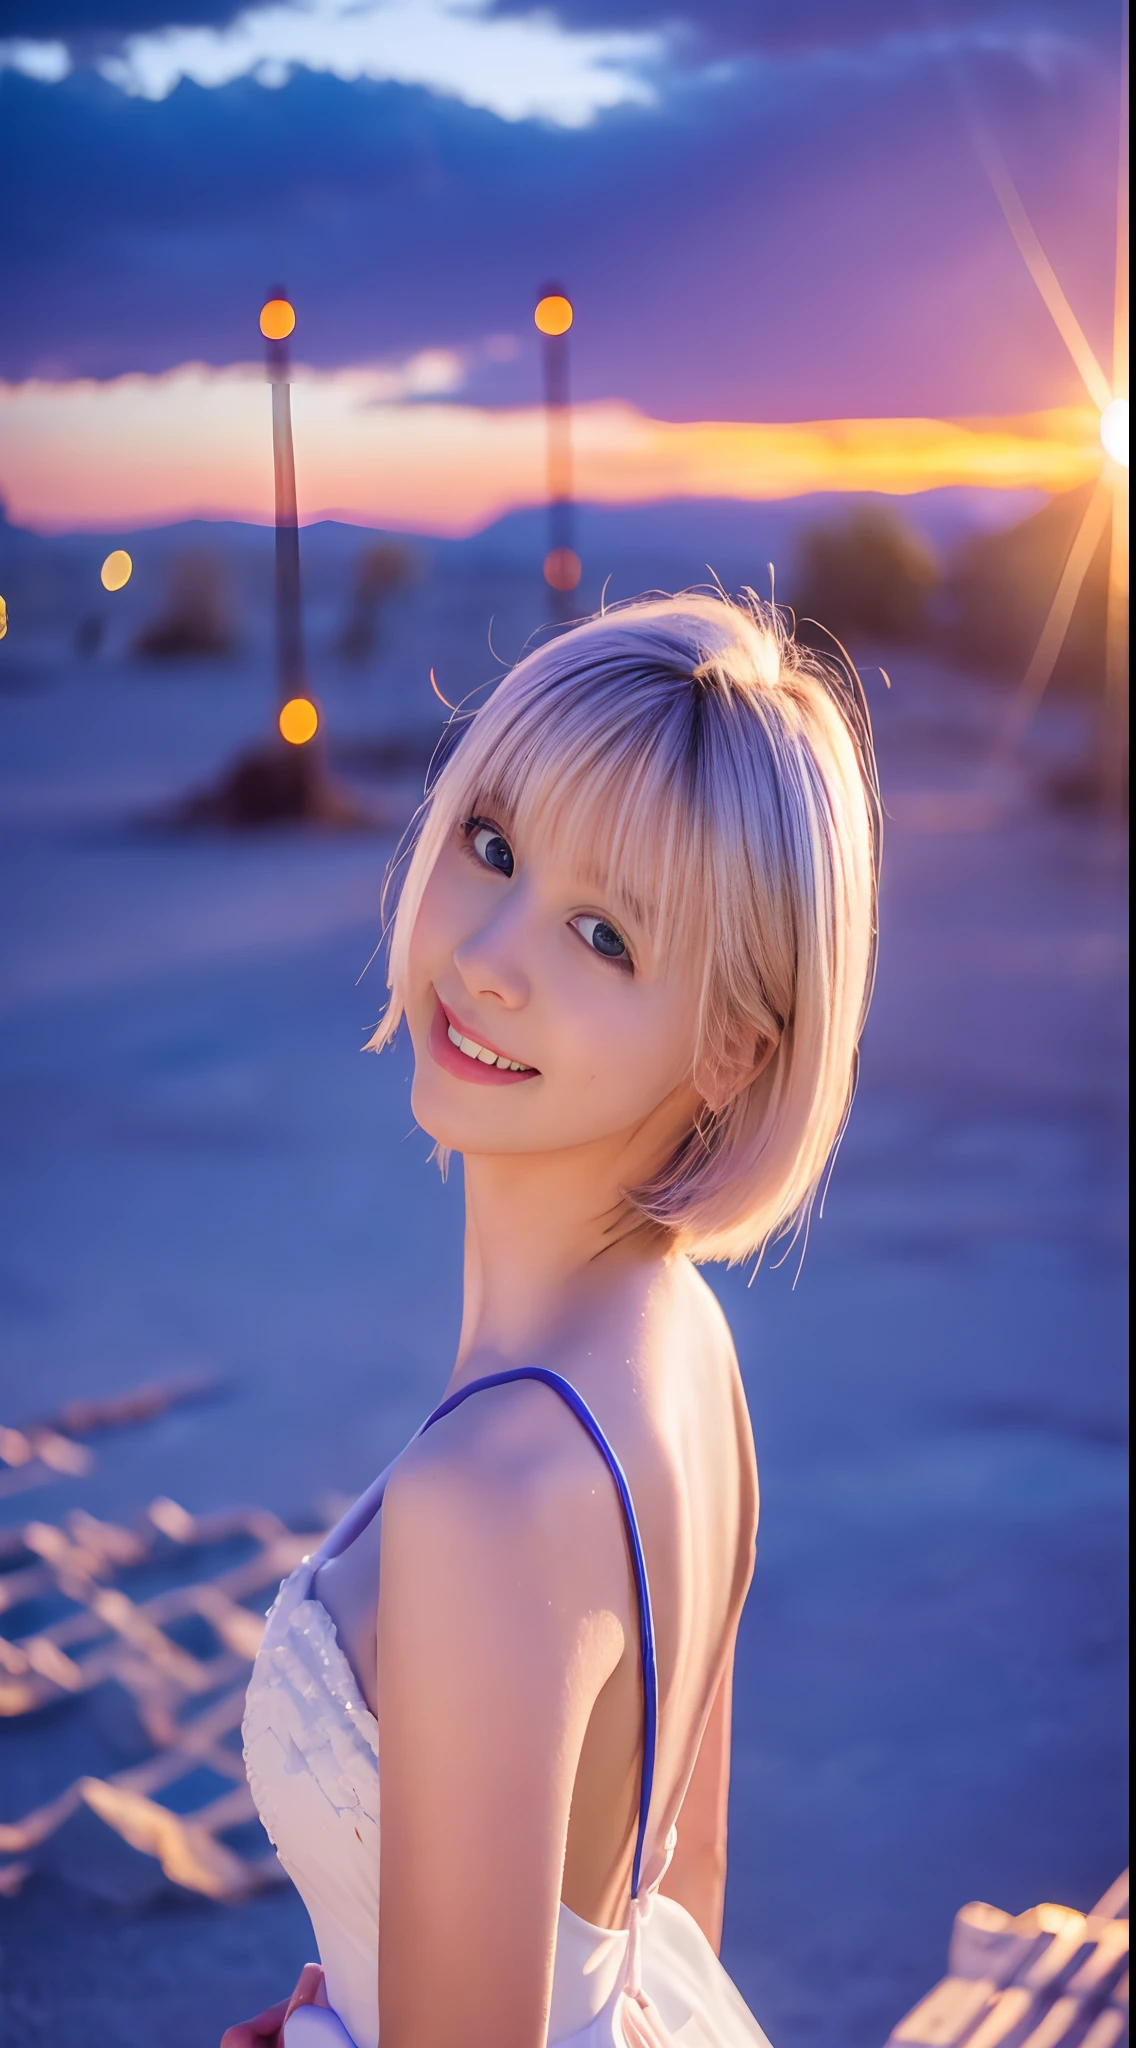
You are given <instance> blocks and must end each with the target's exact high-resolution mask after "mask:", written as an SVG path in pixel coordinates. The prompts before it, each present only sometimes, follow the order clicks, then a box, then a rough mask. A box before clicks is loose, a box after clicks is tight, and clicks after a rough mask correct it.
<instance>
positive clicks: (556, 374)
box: [533, 284, 580, 619]
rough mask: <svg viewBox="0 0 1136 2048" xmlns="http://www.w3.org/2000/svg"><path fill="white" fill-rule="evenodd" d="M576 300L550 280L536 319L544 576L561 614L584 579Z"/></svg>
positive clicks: (561, 615) (564, 614)
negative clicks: (577, 463) (579, 546)
mask: <svg viewBox="0 0 1136 2048" xmlns="http://www.w3.org/2000/svg"><path fill="white" fill-rule="evenodd" d="M573 318H574V313H573V307H572V301H571V300H570V299H569V298H568V296H567V294H566V293H565V292H563V291H562V290H561V288H560V286H559V285H557V284H547V285H545V287H544V289H543V291H542V292H541V295H540V298H539V299H538V301H537V305H536V310H535V312H534V314H533V319H534V321H535V323H536V327H537V331H538V333H539V335H540V337H541V364H542V369H543V372H544V413H545V423H546V429H547V436H548V443H547V445H548V553H547V554H546V556H545V558H544V580H545V582H546V583H547V584H548V586H549V588H550V589H551V590H552V591H553V593H554V605H555V610H556V616H557V618H558V619H567V618H569V617H570V616H571V612H572V606H571V605H570V603H569V601H568V600H569V596H570V594H571V592H572V591H573V590H575V588H576V586H577V584H578V583H579V581H580V557H579V555H578V554H577V553H576V551H575V549H574V547H573V545H572V540H573V524H574V522H573V516H572V515H573V504H572V414H571V410H570V407H569V398H568V330H569V328H570V327H571V325H572V321H573Z"/></svg>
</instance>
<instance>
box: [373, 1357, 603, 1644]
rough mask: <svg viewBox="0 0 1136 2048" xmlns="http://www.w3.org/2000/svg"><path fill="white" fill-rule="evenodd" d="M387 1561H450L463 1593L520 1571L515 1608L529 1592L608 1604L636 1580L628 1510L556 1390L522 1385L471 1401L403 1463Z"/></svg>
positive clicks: (512, 1586) (387, 1502)
mask: <svg viewBox="0 0 1136 2048" xmlns="http://www.w3.org/2000/svg"><path fill="white" fill-rule="evenodd" d="M383 1525H384V1526H383V1548H384V1558H385V1557H386V1555H388V1554H389V1553H390V1551H391V1546H392V1544H394V1545H397V1546H398V1549H399V1551H400V1552H402V1551H403V1548H404V1540H405V1551H406V1553H407V1554H410V1555H416V1556H422V1557H424V1558H429V1557H430V1556H431V1555H435V1554H439V1553H441V1554H444V1556H445V1557H446V1558H447V1559H448V1561H449V1562H448V1571H449V1573H450V1575H451V1583H453V1582H455V1581H458V1582H460V1581H461V1580H463V1579H466V1578H467V1577H472V1578H474V1579H476V1581H477V1583H478V1584H479V1586H481V1585H484V1584H485V1583H486V1575H487V1573H489V1574H492V1573H494V1571H495V1569H496V1568H497V1567H499V1566H500V1565H501V1563H502V1561H503V1560H508V1561H509V1571H508V1575H507V1578H504V1579H502V1578H497V1579H496V1581H495V1582H496V1583H498V1584H500V1585H501V1586H502V1588H504V1587H505V1586H507V1587H508V1589H509V1598H510V1599H511V1600H513V1601H515V1600H516V1597H517V1595H518V1594H519V1593H521V1592H522V1591H523V1587H524V1585H525V1584H526V1582H531V1584H532V1586H533V1588H534V1589H538V1590H540V1596H541V1597H542V1598H545V1599H547V1597H548V1595H549V1591H550V1589H556V1590H557V1591H558V1592H559V1594H560V1596H561V1597H562V1598H565V1597H567V1598H568V1600H569V1603H570V1604H573V1603H572V1600H571V1596H572V1593H573V1591H575V1593H576V1594H577V1595H578V1596H579V1597H581V1598H583V1599H585V1600H590V1599H594V1598H596V1597H603V1595H604V1585H603V1583H602V1582H605V1581H606V1582H609V1583H608V1585H607V1589H606V1590H607V1591H608V1592H611V1591H613V1590H614V1588H616V1587H622V1586H623V1582H624V1580H625V1576H626V1574H625V1569H624V1567H623V1563H622V1559H623V1545H622V1533H621V1525H620V1521H619V1508H618V1502H617V1500H616V1497H615V1495H614V1492H613V1490H612V1488H611V1487H610V1486H609V1485H604V1484H603V1483H602V1477H601V1475H600V1472H599V1469H598V1461H597V1454H596V1451H595V1448H594V1446H593V1445H592V1444H591V1443H590V1442H589V1440H588V1438H587V1436H586V1434H585V1432H584V1431H583V1430H582V1429H581V1428H580V1425H579V1423H578V1422H577V1421H576V1419H575V1417H574V1416H573V1415H572V1414H571V1413H570V1412H569V1411H568V1409H567V1408H565V1406H564V1405H563V1403H562V1402H560V1401H559V1400H557V1399H556V1398H555V1396H554V1395H552V1394H551V1393H550V1392H549V1391H548V1389H546V1388H544V1387H541V1386H539V1385H534V1384H533V1383H531V1382H529V1383H520V1384H514V1385H512V1386H506V1387H496V1388H491V1389H487V1390H486V1391H484V1392H482V1393H479V1394H478V1395H477V1396H476V1397H475V1398H473V1399H471V1400H469V1401H466V1402H463V1404H462V1405H461V1407H460V1408H457V1409H455V1410H454V1411H453V1412H452V1413H451V1414H450V1415H448V1416H446V1417H444V1418H443V1420H442V1421H441V1422H438V1423H436V1424H435V1425H434V1426H433V1427H432V1428H431V1429H429V1430H427V1431H426V1432H425V1434H424V1435H422V1436H420V1437H417V1438H416V1439H415V1441H414V1442H413V1443H412V1444H411V1445H410V1446H409V1447H408V1449H407V1450H406V1451H405V1452H404V1453H403V1455H402V1457H401V1458H400V1459H399V1460H398V1463H397V1465H396V1466H395V1468H394V1471H393V1472H392V1474H391V1478H390V1481H389V1483H388V1486H387V1491H386V1494H385V1496H384V1500H383Z"/></svg>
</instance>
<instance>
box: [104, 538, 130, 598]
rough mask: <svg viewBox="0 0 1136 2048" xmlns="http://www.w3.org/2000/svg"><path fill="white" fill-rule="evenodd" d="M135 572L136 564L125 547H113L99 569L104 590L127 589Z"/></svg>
mask: <svg viewBox="0 0 1136 2048" xmlns="http://www.w3.org/2000/svg"><path fill="white" fill-rule="evenodd" d="M133 573H134V564H133V562H132V561H131V559H130V556H129V555H128V554H127V552H126V549H125V548H113V549H112V550H111V552H110V554H109V555H108V556H107V558H106V561H105V562H104V563H103V566H102V568H101V569H100V570H99V581H100V583H101V584H102V586H103V589H104V590H125V588H126V586H127V584H128V583H129V581H130V578H131V576H132V575H133Z"/></svg>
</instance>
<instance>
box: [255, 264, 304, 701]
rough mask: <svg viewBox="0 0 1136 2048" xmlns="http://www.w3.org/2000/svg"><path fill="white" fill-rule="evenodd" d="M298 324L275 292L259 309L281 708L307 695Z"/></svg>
mask: <svg viewBox="0 0 1136 2048" xmlns="http://www.w3.org/2000/svg"><path fill="white" fill-rule="evenodd" d="M295 325H296V315H295V312H294V310H293V308H292V306H291V305H290V304H289V302H288V300H287V298H286V297H285V295H284V292H283V291H282V290H281V291H276V292H273V293H272V294H271V295H270V296H269V298H268V300H267V302H266V304H265V305H264V306H263V307H262V309H261V315H260V331H261V333H262V334H263V336H264V352H265V368H266V371H267V375H268V382H269V384H270V385H271V387H272V468H273V477H274V482H275V493H276V687H277V694H278V696H279V699H280V703H281V705H284V704H287V703H289V702H290V701H291V700H292V699H293V698H296V697H305V696H306V695H307V673H306V668H305V663H304V628H303V620H302V616H301V610H300V522H299V516H298V513H297V507H296V457H295V451H294V449H293V446H292V387H291V376H290V369H291V365H290V361H289V349H288V337H289V335H290V334H291V333H292V331H293V329H294V327H295Z"/></svg>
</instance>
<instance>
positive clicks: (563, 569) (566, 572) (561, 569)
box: [544, 548, 581, 590]
mask: <svg viewBox="0 0 1136 2048" xmlns="http://www.w3.org/2000/svg"><path fill="white" fill-rule="evenodd" d="M580 575H581V569H580V557H579V555H578V554H577V553H576V550H575V548H549V551H548V553H547V554H546V556H545V558H544V580H545V582H546V583H547V584H548V586H549V588H550V589H552V590H575V588H576V585H577V584H578V582H579V581H580Z"/></svg>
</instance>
